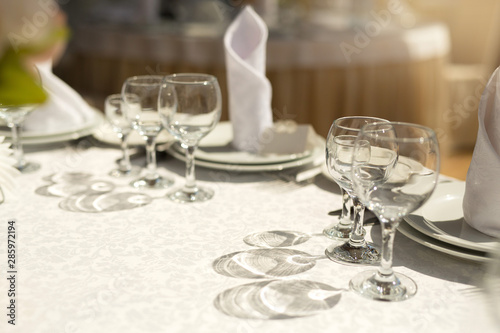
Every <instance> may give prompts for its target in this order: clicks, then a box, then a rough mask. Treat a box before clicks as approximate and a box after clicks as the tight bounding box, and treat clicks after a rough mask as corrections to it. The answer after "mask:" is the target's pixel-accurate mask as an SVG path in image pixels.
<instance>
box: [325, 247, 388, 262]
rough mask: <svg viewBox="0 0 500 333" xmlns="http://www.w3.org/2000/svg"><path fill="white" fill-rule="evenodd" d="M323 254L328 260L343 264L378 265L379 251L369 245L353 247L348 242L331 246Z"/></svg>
mask: <svg viewBox="0 0 500 333" xmlns="http://www.w3.org/2000/svg"><path fill="white" fill-rule="evenodd" d="M325 254H326V256H327V257H328V258H329V259H330V260H332V261H335V262H338V263H343V264H346V263H347V264H364V265H374V264H376V265H378V264H379V263H380V251H379V250H378V249H377V248H376V247H375V245H373V244H370V243H365V245H364V246H353V245H351V244H350V243H349V242H345V243H344V244H341V245H336V244H332V245H330V246H329V247H328V248H327V249H326V250H325Z"/></svg>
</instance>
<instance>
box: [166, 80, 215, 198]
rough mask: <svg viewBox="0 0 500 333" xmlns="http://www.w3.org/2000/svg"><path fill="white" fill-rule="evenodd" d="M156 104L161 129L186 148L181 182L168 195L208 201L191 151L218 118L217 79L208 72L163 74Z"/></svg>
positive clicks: (211, 192)
mask: <svg viewBox="0 0 500 333" xmlns="http://www.w3.org/2000/svg"><path fill="white" fill-rule="evenodd" d="M158 104H159V112H160V115H161V119H162V122H163V124H164V126H165V128H166V129H167V131H168V132H169V133H170V134H172V135H173V136H174V137H175V138H176V139H177V140H179V141H180V143H181V146H182V147H183V148H184V149H185V150H186V181H185V185H184V187H182V188H180V189H176V190H174V191H173V192H171V193H169V194H168V197H169V198H170V199H171V200H173V201H176V202H197V201H205V200H209V199H210V198H212V196H213V191H212V190H211V189H208V188H202V187H199V186H198V185H196V177H195V172H194V153H195V151H196V148H197V146H198V143H199V141H200V140H201V139H202V138H203V137H204V136H206V135H207V134H208V133H209V132H210V131H212V130H213V129H214V127H215V125H216V124H217V123H218V121H219V118H220V114H221V108H222V100H221V91H220V87H219V83H218V81H217V78H216V77H215V76H212V75H208V74H173V75H169V76H166V77H165V78H164V80H163V84H162V87H161V93H160V99H159V101H158Z"/></svg>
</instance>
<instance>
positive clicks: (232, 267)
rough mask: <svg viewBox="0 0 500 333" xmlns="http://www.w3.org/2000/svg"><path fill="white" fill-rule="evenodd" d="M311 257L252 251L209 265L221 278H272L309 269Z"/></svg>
mask: <svg viewBox="0 0 500 333" xmlns="http://www.w3.org/2000/svg"><path fill="white" fill-rule="evenodd" d="M323 258H326V256H324V255H323V256H313V255H310V254H308V253H305V252H302V251H297V250H292V249H282V248H274V249H253V250H248V251H241V252H234V253H230V254H226V255H224V256H222V257H220V258H218V259H216V260H215V261H214V262H213V265H212V266H213V268H214V270H215V271H216V272H217V273H219V274H221V275H225V276H230V277H235V278H245V279H273V278H277V277H284V276H291V275H295V274H299V273H302V272H305V271H308V270H310V269H311V268H313V267H314V266H315V265H316V260H318V259H323Z"/></svg>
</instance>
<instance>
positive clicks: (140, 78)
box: [125, 75, 163, 85]
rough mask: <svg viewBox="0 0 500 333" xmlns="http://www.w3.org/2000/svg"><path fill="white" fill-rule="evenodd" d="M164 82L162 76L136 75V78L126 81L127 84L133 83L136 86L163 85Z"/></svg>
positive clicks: (132, 77) (129, 78)
mask: <svg viewBox="0 0 500 333" xmlns="http://www.w3.org/2000/svg"><path fill="white" fill-rule="evenodd" d="M162 80H163V76H161V75H135V76H131V77H128V78H127V79H126V80H125V83H133V84H136V85H141V84H151V83H153V84H156V83H158V84H161V82H162ZM147 81H149V82H147Z"/></svg>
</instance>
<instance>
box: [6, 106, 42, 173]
mask: <svg viewBox="0 0 500 333" xmlns="http://www.w3.org/2000/svg"><path fill="white" fill-rule="evenodd" d="M37 106H38V104H24V105H2V104H0V118H1V119H4V120H5V122H6V123H7V126H8V127H9V128H10V129H11V132H12V149H13V155H14V158H15V160H16V162H15V164H14V167H15V168H16V169H18V170H19V171H21V173H29V172H34V171H36V170H38V169H40V164H38V163H35V162H30V161H26V160H25V158H24V150H23V144H22V140H21V130H22V124H23V122H24V120H25V119H26V116H27V115H28V114H29V113H30V112H32V111H34V110H35V109H36V108H37Z"/></svg>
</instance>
